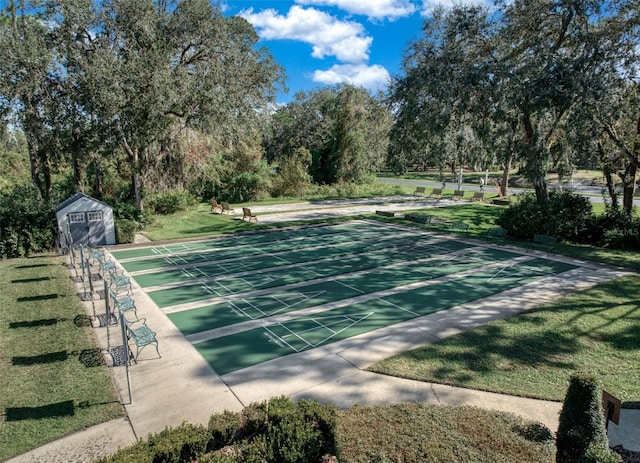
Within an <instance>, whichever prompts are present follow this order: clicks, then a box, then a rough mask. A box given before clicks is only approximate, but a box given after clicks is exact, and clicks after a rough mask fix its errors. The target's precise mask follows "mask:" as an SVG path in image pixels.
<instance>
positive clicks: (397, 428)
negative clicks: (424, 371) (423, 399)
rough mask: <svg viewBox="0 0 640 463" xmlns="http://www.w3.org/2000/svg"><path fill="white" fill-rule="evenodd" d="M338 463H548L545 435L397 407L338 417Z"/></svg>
mask: <svg viewBox="0 0 640 463" xmlns="http://www.w3.org/2000/svg"><path fill="white" fill-rule="evenodd" d="M336 444H337V447H338V448H339V449H340V452H339V453H340V458H341V460H340V461H348V462H350V463H360V462H362V463H368V462H391V461H396V462H405V463H422V462H426V461H428V462H456V461H457V462H475V463H514V462H518V463H551V462H553V461H555V458H554V456H555V441H554V439H553V438H552V435H551V432H550V430H548V429H546V428H545V427H544V426H541V425H536V424H534V423H531V422H527V421H525V420H522V419H520V418H517V417H515V416H514V415H511V414H508V413H502V412H491V411H487V410H481V409H478V408H473V407H445V406H439V405H429V404H419V403H418V404H396V405H385V406H379V407H358V406H355V407H351V408H349V409H348V410H345V411H341V412H340V413H339V420H338V425H337V430H336Z"/></svg>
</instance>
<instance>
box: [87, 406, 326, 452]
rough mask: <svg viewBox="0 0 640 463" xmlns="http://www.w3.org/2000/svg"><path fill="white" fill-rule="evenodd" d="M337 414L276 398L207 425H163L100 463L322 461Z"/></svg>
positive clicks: (219, 416)
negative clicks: (161, 428)
mask: <svg viewBox="0 0 640 463" xmlns="http://www.w3.org/2000/svg"><path fill="white" fill-rule="evenodd" d="M335 417H336V413H335V409H334V408H333V407H330V406H324V405H319V404H317V403H315V402H310V401H305V400H301V401H300V402H298V404H297V405H295V404H294V403H293V402H291V401H290V400H289V399H287V398H285V397H280V398H275V399H271V400H269V401H264V402H262V403H259V404H251V405H249V406H248V407H246V408H245V409H244V410H243V411H242V412H240V413H232V412H228V411H225V412H224V413H221V414H216V415H213V416H212V417H211V418H210V420H209V424H208V426H207V427H206V428H205V427H203V426H195V425H190V424H183V425H181V426H179V427H177V428H167V429H165V430H164V431H162V432H161V433H158V434H154V435H152V436H149V439H148V440H147V441H141V442H139V443H137V444H135V445H133V446H131V447H129V448H126V449H121V450H120V451H119V452H118V453H116V454H115V455H113V456H111V457H110V458H106V459H101V460H99V462H101V463H124V462H132V461H135V462H136V463H183V462H185V463H186V462H189V463H190V462H192V461H196V460H197V461H198V462H200V463H225V462H226V463H228V462H245V463H248V462H256V463H258V462H274V463H276V462H277V463H295V462H320V461H321V459H322V456H323V455H325V454H333V453H335V446H334V438H333V434H334V429H335V419H336V418H335Z"/></svg>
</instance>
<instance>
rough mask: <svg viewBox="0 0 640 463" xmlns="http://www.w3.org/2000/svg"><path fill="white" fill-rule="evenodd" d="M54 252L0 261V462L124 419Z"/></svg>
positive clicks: (66, 272) (71, 286) (65, 271)
mask: <svg viewBox="0 0 640 463" xmlns="http://www.w3.org/2000/svg"><path fill="white" fill-rule="evenodd" d="M63 264H64V260H63V259H62V258H59V257H34V258H29V259H11V260H0V319H1V321H2V323H0V391H1V394H0V409H1V410H2V419H1V420H0V442H1V443H2V444H1V445H0V460H1V461H4V460H5V459H7V458H9V457H11V456H14V455H17V454H20V453H23V452H25V451H27V450H30V449H32V448H34V447H37V446H40V445H42V444H45V443H47V442H50V441H52V440H55V439H57V438H59V437H62V436H64V435H67V434H70V433H73V432H75V431H78V430H81V429H83V428H86V427H87V426H91V425H94V424H97V423H101V422H104V421H108V420H110V419H113V418H116V417H119V416H123V414H124V411H123V408H122V406H121V405H120V403H119V400H118V397H117V394H116V392H115V389H114V386H113V383H112V381H111V377H110V375H109V372H108V370H107V367H106V365H105V364H104V360H103V357H102V354H101V352H100V349H98V348H97V344H96V341H95V338H94V336H93V333H92V329H91V326H90V324H89V323H88V322H89V320H88V318H87V315H86V312H85V310H84V308H83V307H82V305H81V303H80V300H79V298H78V296H77V295H76V289H75V285H74V283H73V282H72V281H71V279H70V275H69V270H68V269H67V268H66V267H65V266H63Z"/></svg>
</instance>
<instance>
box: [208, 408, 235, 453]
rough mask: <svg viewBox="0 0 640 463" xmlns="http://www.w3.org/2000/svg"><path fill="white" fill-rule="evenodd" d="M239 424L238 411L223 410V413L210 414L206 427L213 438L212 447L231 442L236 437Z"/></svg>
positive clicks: (219, 446) (222, 445)
mask: <svg viewBox="0 0 640 463" xmlns="http://www.w3.org/2000/svg"><path fill="white" fill-rule="evenodd" d="M241 426H242V419H241V418H240V414H238V413H234V412H230V411H228V410H225V411H224V412H223V413H217V414H215V415H211V418H209V424H208V426H207V427H208V429H209V433H210V434H211V438H212V439H213V441H212V444H213V447H214V448H222V447H224V446H227V445H229V444H231V443H232V442H233V441H234V439H235V438H236V436H237V434H238V431H239V429H240V427H241Z"/></svg>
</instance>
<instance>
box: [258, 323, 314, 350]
mask: <svg viewBox="0 0 640 463" xmlns="http://www.w3.org/2000/svg"><path fill="white" fill-rule="evenodd" d="M278 326H280V327H281V328H283V329H285V330H286V331H288V332H289V333H291V336H293V337H294V338H298V339H299V340H300V341H302V342H303V343H306V344H307V346H306V347H305V349H306V348H307V347H314V345H313V344H311V343H310V342H309V341H307V340H306V339H304V338H301V337H300V336H298V335H297V334H296V333H295V332H294V331H291V330H290V329H289V328H287V327H286V326H284V325H282V324H279V325H278ZM265 330H266V331H268V332H269V333H270V334H271V335H272V336H273V337H274V338H276V339H278V340H279V341H280V342H282V343H284V344H286V345H287V346H288V347H289V349H291V350H292V351H294V352H302V350H304V349H302V350H298V349H296V348H295V347H293V346H292V345H291V344H289V343H288V342H287V341H286V340H285V339H284V337H283V336H278V335H277V334H275V333H274V332H273V331H271V330H270V329H269V328H268V327H265Z"/></svg>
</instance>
